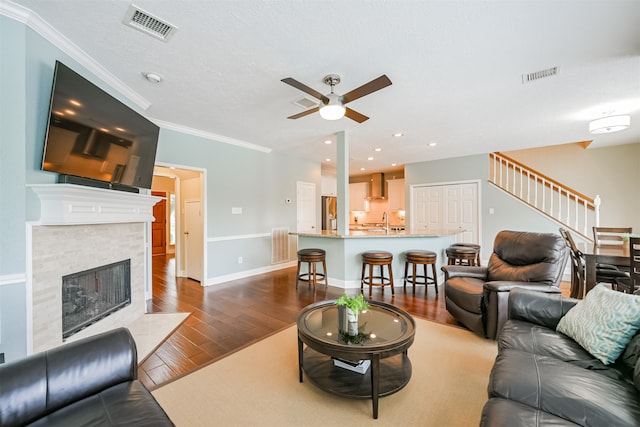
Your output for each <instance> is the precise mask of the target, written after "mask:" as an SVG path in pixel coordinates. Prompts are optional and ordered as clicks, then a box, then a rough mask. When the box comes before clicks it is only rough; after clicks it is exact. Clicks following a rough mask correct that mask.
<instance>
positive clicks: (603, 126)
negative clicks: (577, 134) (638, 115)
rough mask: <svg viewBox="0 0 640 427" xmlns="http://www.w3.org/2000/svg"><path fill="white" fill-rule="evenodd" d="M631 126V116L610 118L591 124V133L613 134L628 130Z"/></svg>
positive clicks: (597, 120)
mask: <svg viewBox="0 0 640 427" xmlns="http://www.w3.org/2000/svg"><path fill="white" fill-rule="evenodd" d="M630 125H631V116H627V115H621V116H609V117H602V118H600V119H596V120H592V121H591V122H589V133H593V134H599V133H613V132H620V131H621V130H625V129H627V128H628V127H629V126H630Z"/></svg>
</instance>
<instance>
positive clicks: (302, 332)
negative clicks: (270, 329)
mask: <svg viewBox="0 0 640 427" xmlns="http://www.w3.org/2000/svg"><path fill="white" fill-rule="evenodd" d="M369 305H370V308H369V310H367V311H364V312H362V313H360V315H359V317H358V332H359V333H358V335H357V336H348V335H345V333H344V332H341V331H340V329H342V328H339V320H338V319H339V313H338V312H339V310H338V306H336V305H335V300H330V301H322V302H319V303H315V304H311V305H309V306H307V307H305V308H303V309H302V311H301V312H300V314H299V315H298V322H297V323H298V371H299V375H300V382H302V380H303V371H304V373H305V374H306V376H307V378H308V379H309V381H311V382H312V383H313V384H314V385H316V386H317V387H319V388H320V389H322V390H325V391H327V392H330V393H333V394H336V395H338V396H343V397H348V398H353V399H372V402H373V418H378V398H379V397H384V396H388V395H390V394H393V393H395V392H397V391H398V390H401V389H402V388H403V387H404V386H405V385H407V383H408V382H409V379H410V378H411V362H410V361H409V357H408V355H407V350H408V348H409V347H410V346H411V344H413V338H414V334H415V321H414V320H413V318H412V317H411V316H410V315H409V314H408V313H407V312H405V311H403V310H400V309H399V308H397V307H394V306H392V305H391V304H386V303H382V302H376V301H369ZM305 345H306V348H305ZM334 358H337V359H341V360H343V361H351V362H357V361H360V360H370V367H369V368H368V369H367V371H366V372H365V373H364V374H361V373H358V372H352V371H351V370H348V369H345V368H342V367H338V366H335V365H334V361H333V359H334Z"/></svg>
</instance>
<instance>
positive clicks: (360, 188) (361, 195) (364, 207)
mask: <svg viewBox="0 0 640 427" xmlns="http://www.w3.org/2000/svg"><path fill="white" fill-rule="evenodd" d="M367 197H369V183H368V182H354V183H353V184H349V210H351V211H365V212H366V211H369V201H368V200H367Z"/></svg>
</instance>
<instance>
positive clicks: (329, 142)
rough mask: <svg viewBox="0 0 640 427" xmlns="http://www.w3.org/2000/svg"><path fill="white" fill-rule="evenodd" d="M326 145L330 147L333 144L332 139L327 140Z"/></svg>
mask: <svg viewBox="0 0 640 427" xmlns="http://www.w3.org/2000/svg"><path fill="white" fill-rule="evenodd" d="M324 143H325V144H327V145H329V144H331V143H333V141H331V140H330V139H327V140H326V141H325V142H324Z"/></svg>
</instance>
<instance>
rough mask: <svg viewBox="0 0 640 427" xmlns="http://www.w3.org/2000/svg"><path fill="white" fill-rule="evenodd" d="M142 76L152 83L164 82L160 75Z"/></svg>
mask: <svg viewBox="0 0 640 427" xmlns="http://www.w3.org/2000/svg"><path fill="white" fill-rule="evenodd" d="M142 76H143V77H144V78H145V79H147V80H149V81H150V82H151V83H160V82H161V81H162V80H163V78H162V76H161V75H160V74H158V73H142Z"/></svg>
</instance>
